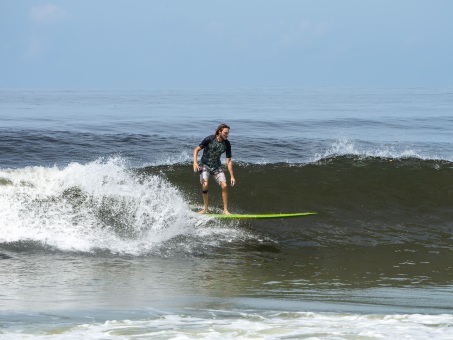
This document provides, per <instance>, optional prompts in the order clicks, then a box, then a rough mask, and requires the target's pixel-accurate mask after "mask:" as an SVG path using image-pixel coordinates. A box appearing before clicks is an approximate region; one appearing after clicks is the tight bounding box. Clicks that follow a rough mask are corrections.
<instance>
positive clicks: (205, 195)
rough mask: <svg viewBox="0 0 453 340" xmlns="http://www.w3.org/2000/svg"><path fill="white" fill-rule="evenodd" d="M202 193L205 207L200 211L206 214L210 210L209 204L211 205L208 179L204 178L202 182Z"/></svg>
mask: <svg viewBox="0 0 453 340" xmlns="http://www.w3.org/2000/svg"><path fill="white" fill-rule="evenodd" d="M201 195H202V196H203V205H204V208H203V210H201V211H200V212H199V213H200V214H206V213H207V212H208V205H209V193H208V181H207V180H202V182H201Z"/></svg>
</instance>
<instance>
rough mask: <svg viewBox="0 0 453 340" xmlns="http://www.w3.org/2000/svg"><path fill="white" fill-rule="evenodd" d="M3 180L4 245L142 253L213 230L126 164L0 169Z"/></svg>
mask: <svg viewBox="0 0 453 340" xmlns="http://www.w3.org/2000/svg"><path fill="white" fill-rule="evenodd" d="M0 180H1V182H0V211H2V214H1V215H0V242H2V243H4V242H16V241H35V242H40V243H42V244H44V245H46V246H52V247H56V248H58V249H61V250H70V251H84V252H85V251H92V250H94V249H107V250H110V251H112V252H120V253H131V254H141V253H143V252H148V251H150V250H152V249H153V247H154V248H155V247H157V246H159V245H160V244H162V243H163V242H166V241H168V240H170V239H172V238H173V237H175V236H177V235H190V234H195V233H197V232H198V231H197V230H198V229H197V228H196V226H198V227H199V226H200V224H206V223H208V221H207V220H206V219H203V218H200V216H197V214H194V213H193V212H192V211H191V210H190V207H189V205H188V204H187V202H186V201H185V200H184V198H183V195H182V194H181V193H180V192H179V190H178V189H177V188H176V187H174V186H173V185H171V184H170V183H168V182H167V181H166V180H165V179H163V178H162V177H160V176H153V175H147V176H144V177H139V176H138V175H136V174H132V173H131V171H130V170H129V169H128V168H127V166H126V164H125V162H124V160H123V159H121V158H111V159H108V160H105V161H104V160H98V161H95V162H91V163H88V164H79V163H71V164H69V165H68V166H66V167H65V168H62V169H60V168H57V167H51V168H47V167H26V168H22V169H15V170H0Z"/></svg>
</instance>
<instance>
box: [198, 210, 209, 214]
mask: <svg viewBox="0 0 453 340" xmlns="http://www.w3.org/2000/svg"><path fill="white" fill-rule="evenodd" d="M207 212H208V209H203V210H200V211H199V212H198V213H199V214H206V213H207Z"/></svg>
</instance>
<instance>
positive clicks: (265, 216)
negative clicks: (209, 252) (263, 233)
mask: <svg viewBox="0 0 453 340" xmlns="http://www.w3.org/2000/svg"><path fill="white" fill-rule="evenodd" d="M316 214H317V213H316V212H302V213H292V214H231V215H225V214H206V215H205V216H209V217H214V218H229V219H270V218H289V217H302V216H309V215H316Z"/></svg>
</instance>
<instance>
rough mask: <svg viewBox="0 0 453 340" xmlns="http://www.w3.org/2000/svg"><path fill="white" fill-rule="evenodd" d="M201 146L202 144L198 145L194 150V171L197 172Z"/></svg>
mask: <svg viewBox="0 0 453 340" xmlns="http://www.w3.org/2000/svg"><path fill="white" fill-rule="evenodd" d="M200 150H201V148H200V146H197V147H196V148H195V149H194V150H193V171H194V172H197V171H198V153H199V152H200Z"/></svg>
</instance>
